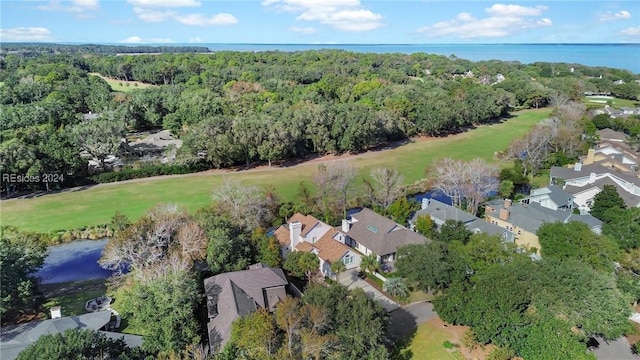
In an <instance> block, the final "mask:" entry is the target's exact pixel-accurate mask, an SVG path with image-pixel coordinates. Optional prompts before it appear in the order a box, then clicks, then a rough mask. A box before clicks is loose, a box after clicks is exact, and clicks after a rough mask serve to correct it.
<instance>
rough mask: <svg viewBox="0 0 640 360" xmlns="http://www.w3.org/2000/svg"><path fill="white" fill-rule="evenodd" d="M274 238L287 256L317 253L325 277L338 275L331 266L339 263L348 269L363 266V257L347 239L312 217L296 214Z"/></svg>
mask: <svg viewBox="0 0 640 360" xmlns="http://www.w3.org/2000/svg"><path fill="white" fill-rule="evenodd" d="M274 235H275V236H276V239H278V242H279V243H280V247H281V249H282V253H283V256H285V257H286V256H287V254H288V253H289V252H291V251H304V252H312V253H314V254H316V255H317V256H318V259H320V265H319V270H320V271H321V272H322V274H323V275H324V276H326V277H334V276H335V274H334V273H333V272H332V271H331V264H333V263H334V262H336V261H341V262H342V263H343V264H344V265H345V267H346V268H347V270H349V269H354V268H357V267H358V266H360V260H361V256H360V254H359V253H358V252H357V251H354V250H353V249H351V248H350V247H348V246H347V245H345V241H346V236H345V235H344V234H343V233H341V232H340V231H339V230H338V229H336V228H334V227H332V226H330V225H328V224H325V223H324V222H322V221H320V220H318V219H316V218H315V217H313V216H311V215H302V214H300V213H296V214H295V215H293V216H292V217H291V219H289V221H288V222H287V224H286V225H282V226H280V227H278V229H276V231H275V234H274Z"/></svg>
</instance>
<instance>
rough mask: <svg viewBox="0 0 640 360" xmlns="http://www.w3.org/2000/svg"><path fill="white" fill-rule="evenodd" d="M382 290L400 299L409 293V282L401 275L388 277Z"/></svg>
mask: <svg viewBox="0 0 640 360" xmlns="http://www.w3.org/2000/svg"><path fill="white" fill-rule="evenodd" d="M382 290H384V291H385V292H387V293H388V294H389V295H391V296H393V297H397V298H400V299H403V298H406V297H407V296H408V295H409V288H408V287H407V284H406V283H405V282H404V280H402V278H399V277H392V278H388V279H387V281H385V282H384V284H383V285H382Z"/></svg>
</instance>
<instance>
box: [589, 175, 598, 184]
mask: <svg viewBox="0 0 640 360" xmlns="http://www.w3.org/2000/svg"><path fill="white" fill-rule="evenodd" d="M594 182H596V173H594V172H592V173H591V174H589V184H593V183H594Z"/></svg>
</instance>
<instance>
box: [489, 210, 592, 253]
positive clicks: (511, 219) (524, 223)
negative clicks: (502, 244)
mask: <svg viewBox="0 0 640 360" xmlns="http://www.w3.org/2000/svg"><path fill="white" fill-rule="evenodd" d="M485 218H486V219H487V221H489V222H490V223H492V224H494V225H497V226H500V227H502V228H505V229H507V230H509V231H511V232H512V233H513V234H514V235H515V243H516V245H519V246H521V247H523V248H525V249H535V250H536V252H538V253H539V252H540V241H539V240H538V235H537V234H536V232H537V231H538V229H539V228H540V226H542V225H543V224H545V223H549V222H551V223H553V222H562V223H569V222H571V221H579V222H582V223H585V224H587V225H588V226H589V228H590V229H591V231H593V232H594V233H596V234H600V233H601V230H602V221H600V220H598V219H596V218H594V217H593V216H591V215H588V214H587V215H577V214H573V212H572V211H562V210H552V209H549V208H546V207H543V206H541V205H540V204H538V203H536V202H531V203H529V204H524V203H515V204H514V203H512V201H511V200H493V201H489V202H487V203H485Z"/></svg>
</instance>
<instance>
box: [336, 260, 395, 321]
mask: <svg viewBox="0 0 640 360" xmlns="http://www.w3.org/2000/svg"><path fill="white" fill-rule="evenodd" d="M339 278H340V283H341V284H342V285H344V286H346V287H348V288H349V290H353V289H356V288H360V289H362V290H363V291H364V292H365V293H366V294H367V295H369V297H371V298H373V299H374V300H377V301H378V302H379V303H380V304H381V305H382V306H383V307H384V308H385V310H387V312H392V311H394V310H396V309H398V308H399V307H400V305H398V303H396V302H395V301H393V300H391V299H389V298H388V297H387V296H385V295H384V294H383V293H381V292H380V291H378V290H377V289H376V288H374V287H373V286H371V285H370V284H369V283H368V282H366V281H364V280H362V279H360V278H359V277H358V270H357V269H353V270H348V271H345V272H344V273H342V274H340V277H339Z"/></svg>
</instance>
